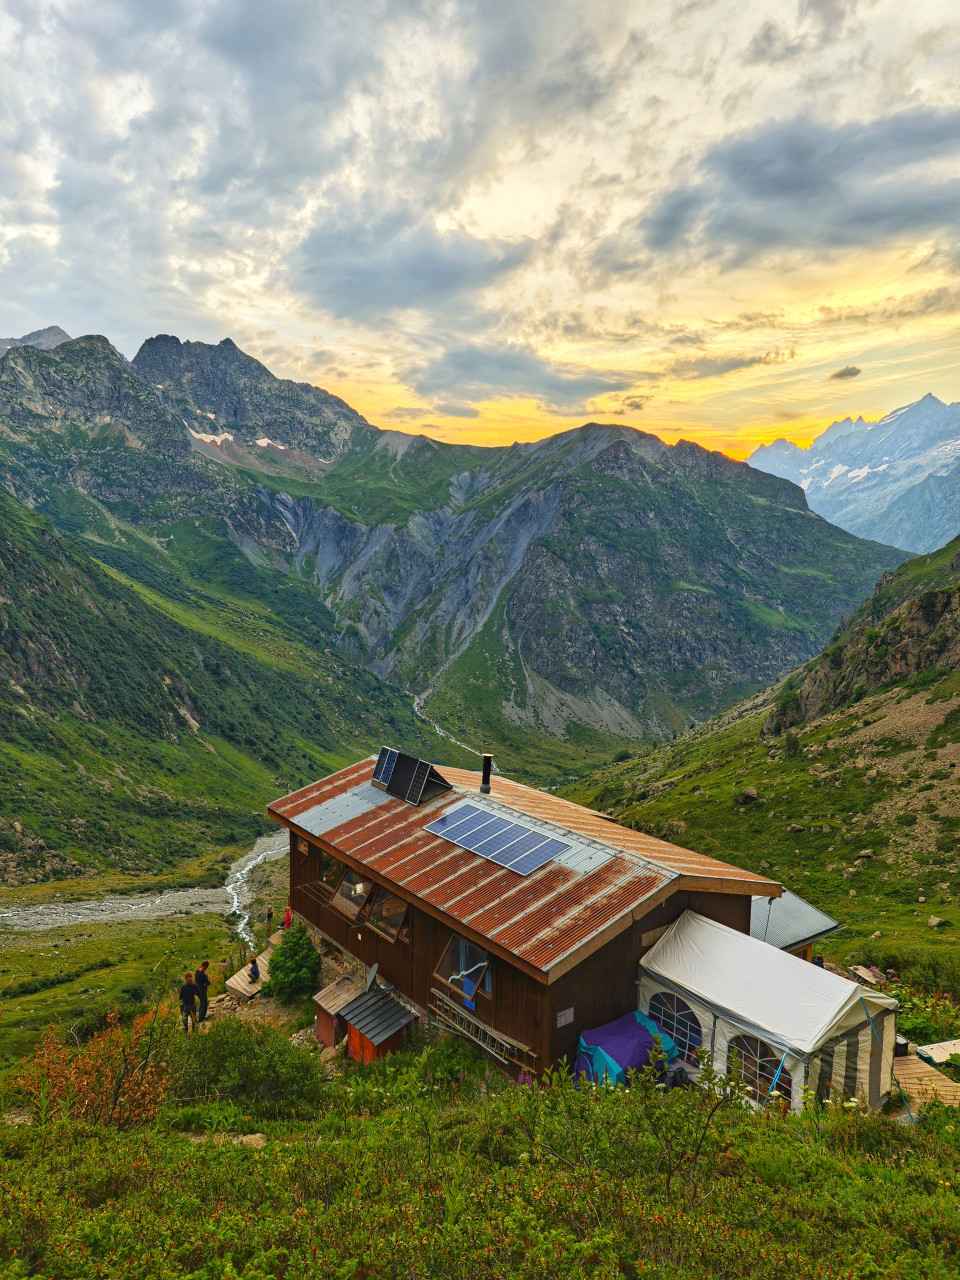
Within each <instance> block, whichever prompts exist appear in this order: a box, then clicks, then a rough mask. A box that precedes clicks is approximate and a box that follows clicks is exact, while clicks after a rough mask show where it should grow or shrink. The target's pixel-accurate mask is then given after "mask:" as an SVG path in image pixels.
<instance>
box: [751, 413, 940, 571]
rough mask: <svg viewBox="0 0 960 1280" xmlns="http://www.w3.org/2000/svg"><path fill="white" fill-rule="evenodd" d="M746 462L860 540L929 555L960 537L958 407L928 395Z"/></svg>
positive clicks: (767, 449)
mask: <svg viewBox="0 0 960 1280" xmlns="http://www.w3.org/2000/svg"><path fill="white" fill-rule="evenodd" d="M747 461H748V462H749V463H750V465H751V466H753V467H756V468H757V470H759V471H767V472H769V473H771V474H772V475H777V476H781V477H782V478H783V479H785V480H792V481H793V482H794V483H795V484H799V485H800V486H801V488H802V489H803V490H804V492H805V493H806V495H807V502H808V503H809V505H810V508H811V510H812V511H815V512H816V513H817V514H818V515H821V516H823V517H824V518H825V519H827V520H830V521H832V522H833V523H834V524H838V525H840V527H841V528H843V529H847V530H849V531H850V532H851V533H856V534H858V535H859V536H860V537H865V538H875V539H876V540H877V541H879V542H892V543H894V544H895V545H896V546H899V547H903V548H904V549H905V550H910V551H930V550H933V549H934V548H935V547H939V546H942V545H943V544H944V543H945V542H948V541H949V540H950V539H951V538H952V537H954V536H955V535H956V533H957V532H958V530H960V403H955V404H945V403H944V402H943V401H942V400H938V399H937V397H936V396H933V395H925V396H924V397H923V399H922V400H917V401H915V402H914V403H913V404H907V405H901V406H900V407H899V408H898V409H894V410H893V411H892V412H891V413H888V414H886V415H885V416H884V417H883V418H880V419H878V420H877V421H874V422H867V421H866V420H865V419H864V418H863V417H858V418H856V419H854V418H844V419H843V420H842V421H839V422H833V423H831V424H830V426H829V427H827V429H826V431H824V432H823V433H822V434H821V435H820V436H818V437H817V439H816V440H814V441H813V443H812V444H811V445H809V446H808V447H806V448H800V447H799V446H798V445H795V444H793V443H792V442H791V441H789V440H775V441H774V442H773V443H772V444H769V445H761V446H760V447H759V448H758V449H756V450H755V451H754V452H753V454H752V455H751V456H750V458H748V459H747Z"/></svg>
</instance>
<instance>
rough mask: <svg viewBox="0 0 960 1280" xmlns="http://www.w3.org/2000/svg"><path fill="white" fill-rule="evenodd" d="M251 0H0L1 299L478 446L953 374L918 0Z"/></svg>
mask: <svg viewBox="0 0 960 1280" xmlns="http://www.w3.org/2000/svg"><path fill="white" fill-rule="evenodd" d="M279 8H280V9H282V10H283V20H282V21H281V20H280V16H279V13H278V10H277V7H271V6H263V5H254V4H253V3H240V4H231V5H225V4H222V3H219V0H212V2H211V3H210V4H206V5H203V6H198V7H195V8H194V9H193V10H191V11H189V12H188V11H187V10H180V9H179V8H178V7H177V6H169V7H166V6H165V7H163V9H164V12H163V13H159V12H152V11H151V12H150V13H149V14H148V12H147V10H146V9H144V8H142V7H141V6H138V5H134V4H133V3H132V2H131V3H129V4H127V3H123V2H121V3H118V4H117V5H113V6H110V7H109V8H103V9H101V8H100V7H99V6H89V5H80V4H79V3H76V2H75V0H67V2H66V3H63V4H56V5H54V4H41V5H39V6H36V7H31V8H30V9H29V10H28V9H27V8H26V7H21V6H18V5H9V6H7V7H6V9H5V10H4V11H3V15H2V19H0V71H2V75H3V80H4V83H5V84H6V85H7V86H8V87H9V90H10V92H9V98H8V101H9V103H10V104H11V107H10V115H11V119H10V120H9V121H8V124H9V126H10V127H9V128H7V130H6V131H5V132H4V133H3V134H2V135H0V172H2V173H3V174H4V181H3V183H2V185H0V334H10V335H17V334H20V333H22V332H25V331H27V330H31V329H35V328H38V327H41V326H44V325H48V324H60V325H62V326H63V327H64V328H65V329H67V330H68V331H69V332H70V333H72V334H76V335H79V334H81V333H85V332H102V333H104V334H105V335H106V336H107V337H109V338H110V339H111V340H112V341H113V342H114V343H115V344H116V345H117V346H118V347H120V349H121V350H123V351H124V353H125V354H127V355H128V356H132V355H133V353H134V351H135V350H136V348H137V347H138V346H139V344H140V342H141V341H142V340H143V339H144V338H146V337H148V336H150V335H152V334H154V333H157V332H174V333H176V334H177V335H178V336H180V337H181V338H184V339H188V338H199V339H203V340H205V341H217V340H219V339H220V338H222V337H224V336H227V335H229V336H231V337H233V338H234V339H235V340H236V341H237V342H238V344H239V345H240V346H242V347H243V348H244V349H246V350H248V351H250V352H251V353H252V354H254V355H257V356H258V357H259V358H260V359H262V360H263V361H264V362H265V363H266V364H267V365H268V366H269V367H270V368H271V369H272V370H273V371H274V372H275V373H277V374H278V375H281V376H286V377H294V378H298V379H301V380H304V381H309V382H312V383H315V384H317V385H320V386H323V387H325V388H326V389H327V390H330V391H332V392H335V393H336V394H337V395H340V396H342V397H343V398H344V399H345V400H347V401H348V402H349V403H351V404H352V405H354V406H355V407H356V408H357V409H359V410H360V411H361V412H362V413H363V414H364V415H365V416H366V417H367V418H369V419H370V420H371V421H372V422H374V423H376V424H377V425H379V426H382V427H389V428H393V429H396V430H400V431H411V432H426V433H427V434H429V435H432V436H435V437H436V438H437V439H440V440H446V441H456V442H463V443H473V444H486V445H492V444H503V443H508V442H511V441H514V440H532V439H536V438H539V437H542V436H544V435H549V434H552V433H555V432H557V431H562V430H567V429H569V428H570V427H573V426H576V425H578V424H580V423H581V422H585V421H590V420H593V421H604V422H620V423H625V424H629V425H632V426H635V427H638V428H640V429H642V430H645V431H651V432H653V433H655V434H657V435H659V436H661V437H662V438H664V439H666V440H670V441H673V440H676V439H678V438H681V437H684V438H688V439H694V440H696V441H698V442H699V443H701V444H704V445H706V446H709V447H714V448H720V449H723V450H725V451H727V452H729V453H730V454H732V455H734V456H737V457H742V456H745V455H746V454H748V453H749V452H750V451H751V449H752V448H753V447H755V445H756V444H757V443H759V442H762V441H769V440H772V439H774V438H776V437H777V436H781V435H783V436H786V437H788V438H790V439H793V440H796V441H798V442H800V443H806V442H808V441H809V440H811V439H812V438H813V437H814V436H815V435H817V434H818V432H819V431H821V430H822V429H823V428H824V427H825V426H826V425H827V424H829V423H830V422H831V421H833V420H835V419H838V418H842V417H845V416H847V415H848V414H849V415H853V416H857V415H859V414H862V415H864V416H865V417H867V418H876V417H879V416H882V415H883V414H885V413H887V412H889V411H890V410H891V409H893V408H895V407H897V406H898V405H901V404H905V403H907V402H909V401H911V400H915V399H918V398H919V397H920V396H922V395H924V394H925V393H926V392H928V391H932V392H933V393H934V394H935V395H937V396H939V397H940V398H941V399H944V400H954V399H958V398H960V377H958V365H960V344H958V341H957V325H958V317H960V280H958V272H960V239H958V230H957V226H958V222H957V209H958V207H960V103H958V101H957V89H956V67H957V65H958V53H960V24H958V21H957V11H956V6H955V5H954V4H952V3H949V2H948V0H922V2H921V3H920V4H918V5H913V6H903V5H902V4H899V3H895V2H894V0H876V2H875V3H870V4H867V3H856V2H855V0H854V2H852V3H849V4H841V3H836V2H835V0H800V2H799V4H797V3H794V2H793V0H789V2H788V0H767V3H765V4H763V5H761V6H759V7H758V6H752V5H742V4H735V3H732V0H712V2H710V3H707V4H704V5H681V4H679V3H669V2H667V0H635V2H634V3H632V4H630V3H628V4H623V3H613V2H612V0H601V2H599V3H593V4H591V5H589V6H586V5H583V4H581V3H570V4H564V3H560V4H557V5H551V6H543V5H542V4H534V3H519V4H511V5H509V6H508V5H503V6H501V5H498V4H492V5H482V6H474V5H471V4H467V3H453V2H451V3H440V2H438V3H426V4H423V5H414V6H410V5H407V4H400V3H397V4H392V3H390V2H389V0H388V3H387V4H386V5H384V6H381V7H379V8H378V9H377V11H376V14H374V13H373V10H372V9H371V8H370V7H369V6H367V5H365V4H359V5H354V6H351V7H350V9H349V10H345V9H343V8H342V7H340V6H323V5H317V4H316V3H313V2H312V0H284V3H283V4H282V5H280V6H279ZM38 14H40V15H41V16H40V18H38V17H37V15H38ZM108 27H109V32H108V31H107V28H108ZM108 35H109V38H107V37H108ZM68 67H69V68H72V69H74V72H73V74H72V75H70V76H67V75H65V74H64V69H65V68H68ZM13 117H16V118H15V119H14V118H13Z"/></svg>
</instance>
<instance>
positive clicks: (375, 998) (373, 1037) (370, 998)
mask: <svg viewBox="0 0 960 1280" xmlns="http://www.w3.org/2000/svg"><path fill="white" fill-rule="evenodd" d="M340 1016H341V1017H342V1018H343V1019H344V1021H345V1022H348V1023H349V1024H350V1026H351V1027H356V1029H357V1030H358V1031H359V1032H360V1034H361V1035H364V1036H366V1037H367V1039H368V1040H370V1041H371V1042H372V1043H373V1044H383V1042H384V1040H389V1039H390V1037H391V1036H392V1035H395V1034H396V1032H398V1031H400V1030H401V1029H402V1028H403V1027H405V1026H406V1025H407V1023H409V1022H412V1021H413V1019H414V1014H413V1013H411V1011H410V1010H409V1009H408V1008H407V1006H406V1005H405V1004H401V1003H400V1001H399V1000H398V999H397V998H396V996H394V995H391V993H390V992H389V991H384V990H383V989H382V988H380V987H374V988H373V990H372V991H365V992H364V993H363V994H362V995H360V996H357V998H356V1000H352V1001H351V1002H350V1004H348V1005H345V1006H344V1007H343V1008H342V1009H341V1010H340Z"/></svg>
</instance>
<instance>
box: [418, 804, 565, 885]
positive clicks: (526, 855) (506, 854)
mask: <svg viewBox="0 0 960 1280" xmlns="http://www.w3.org/2000/svg"><path fill="white" fill-rule="evenodd" d="M424 829H425V830H426V831H429V832H430V834H431V835H435V836H442V837H443V838H444V840H450V841H451V842H452V843H453V844H458V845H460V846H461V848H463V849H469V850H470V852H471V853H479V854H480V856H481V857H483V858H489V860H490V861H491V862H495V863H497V864H498V865H499V866H501V867H506V868H507V869H508V870H510V871H516V872H517V874H518V875H521V876H527V875H529V874H530V873H531V871H536V870H537V868H538V867H542V866H543V864H544V863H545V862H549V861H550V859H551V858H555V857H556V856H557V855H558V854H560V853H563V852H565V851H566V850H567V849H569V848H570V846H569V845H568V844H564V842H563V841H562V840H556V839H554V838H553V837H552V836H547V835H544V834H543V832H542V831H533V830H531V828H530V827H525V826H522V825H521V824H520V823H519V822H511V821H510V820H509V819H508V818H501V817H500V815H499V814H495V813H490V812H489V811H487V810H485V809H478V808H477V806H476V805H472V804H462V805H458V806H457V808H456V809H453V810H452V811H450V812H448V813H445V814H444V815H443V816H442V817H440V818H437V819H436V820H435V821H434V822H431V823H430V824H429V825H428V826H427V827H425V828H424Z"/></svg>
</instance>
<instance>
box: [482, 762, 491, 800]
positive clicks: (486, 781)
mask: <svg viewBox="0 0 960 1280" xmlns="http://www.w3.org/2000/svg"><path fill="white" fill-rule="evenodd" d="M492 766H493V756H484V757H483V773H482V774H481V775H480V794H481V795H482V796H488V795H489V794H490V769H491V768H492Z"/></svg>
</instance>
